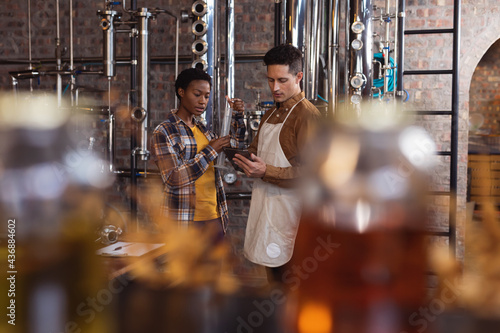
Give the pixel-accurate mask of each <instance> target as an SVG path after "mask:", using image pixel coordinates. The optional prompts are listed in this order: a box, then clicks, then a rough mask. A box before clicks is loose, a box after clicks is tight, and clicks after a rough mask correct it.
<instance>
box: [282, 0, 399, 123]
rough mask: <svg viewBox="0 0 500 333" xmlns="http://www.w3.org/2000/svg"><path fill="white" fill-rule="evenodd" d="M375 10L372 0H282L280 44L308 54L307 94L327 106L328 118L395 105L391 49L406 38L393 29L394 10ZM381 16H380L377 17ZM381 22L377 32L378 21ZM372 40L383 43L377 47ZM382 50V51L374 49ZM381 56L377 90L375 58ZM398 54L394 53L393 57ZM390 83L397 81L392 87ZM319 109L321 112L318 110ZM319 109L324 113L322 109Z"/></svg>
mask: <svg viewBox="0 0 500 333" xmlns="http://www.w3.org/2000/svg"><path fill="white" fill-rule="evenodd" d="M380 2H381V3H383V5H381V6H379V7H377V6H376V5H375V1H372V0H346V1H341V0H317V1H306V0H282V1H281V3H282V6H281V10H282V14H281V15H280V17H281V22H277V23H276V24H280V27H281V32H282V35H281V38H280V42H281V43H285V44H292V45H294V46H296V47H297V48H299V49H300V50H301V51H302V52H303V54H304V80H303V90H304V93H305V95H306V98H307V99H309V100H310V101H312V102H313V103H314V104H316V105H317V106H318V105H320V104H321V102H326V103H328V106H327V113H328V114H334V113H335V112H337V111H339V110H343V109H345V110H347V111H348V110H352V109H356V108H357V106H358V105H359V104H360V103H361V102H362V101H372V100H374V99H375V98H374V97H379V98H378V99H382V98H381V97H382V96H383V99H384V100H386V101H387V100H394V92H393V91H395V90H396V85H397V82H396V80H395V71H396V68H395V66H394V65H393V63H397V62H396V60H394V61H392V59H391V57H392V58H394V59H396V52H393V51H395V50H394V49H393V48H392V45H394V47H395V46H396V45H398V43H399V42H400V41H398V39H402V38H401V35H398V34H397V29H396V28H394V27H392V24H393V20H392V19H394V18H398V19H399V17H401V16H404V15H401V14H399V15H396V14H395V13H394V11H396V9H397V8H398V4H399V0H396V1H395V3H396V5H395V8H393V7H392V6H391V1H390V0H385V1H384V2H382V1H380ZM376 11H380V14H376V13H375V12H376ZM377 21H378V22H380V25H378V27H377V31H374V22H377ZM374 38H380V41H379V42H378V43H375V42H374ZM378 45H380V50H377V49H376V46H378ZM377 52H380V53H381V54H382V57H383V61H382V62H381V66H379V68H378V71H379V72H378V73H377V74H378V75H377V76H376V77H380V78H382V81H383V84H381V85H379V84H378V82H377V85H376V86H375V85H374V66H373V62H374V54H375V53H377ZM393 53H394V54H393ZM389 79H392V80H393V83H392V84H389ZM318 108H319V107H318ZM320 110H321V109H320Z"/></svg>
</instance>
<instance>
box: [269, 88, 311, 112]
mask: <svg viewBox="0 0 500 333" xmlns="http://www.w3.org/2000/svg"><path fill="white" fill-rule="evenodd" d="M304 97H305V94H304V92H303V91H301V92H300V93H298V94H297V95H295V96H292V97H290V98H289V99H287V100H286V101H284V102H282V103H276V107H277V108H278V109H279V108H280V107H284V108H287V109H290V108H292V107H293V106H294V105H295V104H297V103H298V102H299V101H300V100H301V99H302V98H304Z"/></svg>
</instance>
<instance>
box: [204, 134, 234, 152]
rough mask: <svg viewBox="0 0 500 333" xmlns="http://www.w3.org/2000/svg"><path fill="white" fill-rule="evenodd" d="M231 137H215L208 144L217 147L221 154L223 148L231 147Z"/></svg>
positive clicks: (216, 149)
mask: <svg viewBox="0 0 500 333" xmlns="http://www.w3.org/2000/svg"><path fill="white" fill-rule="evenodd" d="M230 140H231V137H230V136H229V135H226V136H223V137H221V138H218V139H213V140H212V141H210V142H209V143H208V144H209V145H210V146H211V147H212V148H213V149H215V151H216V152H217V154H219V153H220V152H221V151H222V148H224V147H229V146H230V145H231V143H230Z"/></svg>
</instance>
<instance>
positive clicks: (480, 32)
mask: <svg viewBox="0 0 500 333" xmlns="http://www.w3.org/2000/svg"><path fill="white" fill-rule="evenodd" d="M143 2H144V4H143ZM143 2H141V1H138V3H139V6H147V7H149V8H155V7H159V8H166V9H168V10H169V11H171V12H173V13H179V12H180V10H181V9H189V8H190V5H191V1H186V2H183V3H181V2H179V1H174V0H169V1H165V0H164V1H159V0H157V1H155V0H151V1H147V2H146V1H143ZM452 5H453V0H418V1H417V0H408V1H407V29H419V28H447V27H451V24H452V21H451V20H452ZM98 9H103V1H102V0H87V1H81V0H75V1H74V9H73V13H74V42H75V43H74V55H75V65H76V66H77V67H79V68H84V69H86V70H97V69H99V68H100V67H99V65H98V64H96V62H99V60H100V55H101V52H102V51H101V41H102V35H101V31H100V28H99V20H100V18H99V17H98V16H97V15H96V12H97V10H98ZM461 13H462V20H461V22H462V33H461V52H460V53H461V58H460V122H459V127H460V131H459V165H458V168H459V187H458V198H459V200H458V208H459V215H458V220H457V224H458V233H459V234H458V255H459V257H461V255H462V252H463V234H464V232H465V228H464V216H465V214H464V209H465V194H466V167H467V135H468V132H467V119H468V114H469V105H472V104H476V101H475V100H472V99H471V100H470V101H469V87H471V89H476V88H475V83H474V84H473V85H471V80H472V76H473V73H474V70H475V68H476V66H477V64H478V63H479V60H480V59H481V58H482V57H483V55H484V54H485V53H486V51H487V50H488V49H489V48H490V46H491V45H492V44H493V43H494V42H495V41H496V40H498V39H499V38H500V23H498V21H499V20H498V19H497V18H498V15H499V4H498V1H497V0H485V1H481V2H478V1H475V0H463V1H462V10H461ZM273 17H274V2H273V1H267V0H251V1H250V0H247V1H238V2H236V22H237V25H236V41H235V49H236V53H237V54H239V55H243V54H245V55H256V54H263V53H264V52H265V51H267V49H269V48H270V47H271V46H272V45H273V43H274V36H273V34H274V31H273V29H274V27H273ZM55 18H56V9H55V1H49V0H40V1H31V20H32V26H31V35H32V56H33V59H36V60H38V61H39V62H38V63H36V64H35V66H37V67H38V66H41V68H53V67H54V63H53V62H50V61H47V60H46V59H53V58H54V48H55V41H54V38H55V34H56V19H55ZM27 22H28V15H27V2H26V1H17V0H4V2H3V7H2V9H1V10H0V60H2V62H1V63H0V64H1V65H0V90H2V91H9V90H10V89H11V87H10V78H9V75H8V72H9V71H19V70H24V69H27V66H28V65H27V59H28V24H27ZM60 25H61V45H62V46H64V47H67V48H69V28H68V27H69V8H68V2H66V1H62V2H61V20H60ZM151 29H152V34H151V40H150V42H151V46H152V51H151V56H152V57H160V56H172V55H173V53H174V22H173V20H172V18H170V17H169V16H167V15H160V16H158V18H157V20H156V21H154V22H152V23H151ZM191 42H192V37H191V33H190V23H183V24H181V46H180V54H181V55H182V56H188V55H190V45H191ZM117 45H118V48H117V53H118V55H119V56H123V57H127V56H128V54H129V44H128V36H127V35H126V34H122V35H120V37H119V38H118V43H117ZM450 45H451V37H450V36H441V35H436V36H433V35H431V36H422V35H415V36H408V37H407V39H406V42H405V47H406V52H405V69H449V68H451V59H452V57H451V54H452V53H451V48H450ZM63 57H64V58H65V59H66V61H67V59H68V57H69V49H67V50H65V53H64V55H63ZM188 66H189V64H188V63H182V64H181V69H183V68H186V67H188ZM497 68H498V67H497ZM117 72H118V73H117V75H116V77H114V78H112V80H111V87H112V92H113V94H112V107H113V108H114V109H115V110H116V113H117V119H118V120H117V126H118V129H117V136H118V140H117V153H118V157H117V161H116V162H117V166H118V167H123V168H128V167H129V154H130V150H129V149H130V143H129V138H130V122H129V120H128V119H129V114H128V111H127V109H126V101H127V99H128V98H127V93H128V89H129V87H128V85H129V72H128V68H127V66H125V65H121V66H118V69H117ZM264 75H265V68H264V67H263V66H262V64H261V63H260V62H255V61H246V62H239V63H238V64H237V65H236V78H237V82H236V89H235V91H236V95H237V96H238V97H241V98H243V99H244V100H245V101H246V102H247V109H252V108H253V107H254V105H253V103H254V100H255V98H256V91H257V90H260V91H261V93H262V99H263V100H270V99H271V96H270V94H269V93H268V89H267V86H266V84H265V80H264V79H263V76H264ZM490 77H491V76H490ZM150 79H151V104H152V105H151V111H150V112H151V113H150V119H151V127H154V126H155V125H156V124H157V123H159V122H160V121H161V120H162V119H163V118H164V117H165V114H166V112H168V111H169V110H170V109H171V108H173V105H174V94H173V82H174V67H173V64H172V63H171V62H153V63H152V64H151V74H150ZM450 82H451V79H450V77H449V76H445V75H443V76H439V77H436V78H432V79H431V78H426V77H411V78H405V89H406V90H408V93H409V96H410V101H409V104H408V105H409V108H410V107H411V108H412V109H422V110H440V109H444V110H446V109H449V108H450V105H449V104H450V102H449V101H450V100H451V90H450ZM66 83H67V81H65V82H64V83H63V86H65V85H66ZM77 84H78V85H79V86H80V87H82V91H83V89H84V88H85V89H87V90H89V91H92V92H91V93H89V94H90V95H93V96H98V97H99V99H97V100H93V101H92V103H96V104H106V99H107V93H106V91H107V87H108V82H107V80H106V79H105V78H103V77H100V76H96V75H85V76H84V75H81V76H78V78H77ZM54 85H55V80H54V78H53V77H42V78H41V79H40V80H33V87H34V88H35V89H37V90H42V91H50V92H53V91H54ZM20 86H21V87H22V88H23V89H27V88H28V87H29V82H28V81H25V82H20ZM96 90H99V91H101V93H96V92H95V91H96ZM65 98H66V96H65ZM496 99H498V97H496ZM471 101H472V102H473V103H470V102H471ZM471 110H472V109H471ZM492 113H493V112H492ZM101 120H102V119H99V117H96V119H95V120H93V125H92V126H93V127H94V128H95V130H96V131H98V132H104V131H105V130H106V129H105V126H104V127H103V122H102V121H101ZM419 122H421V123H422V124H423V126H425V127H426V128H428V129H429V131H430V132H431V134H432V136H433V137H434V138H435V140H436V142H437V143H438V146H439V148H440V149H443V150H446V149H448V148H449V139H450V138H449V133H450V124H449V119H448V118H447V117H444V116H443V117H438V118H437V119H436V118H429V117H423V118H422V119H419ZM102 142H103V143H104V141H102ZM448 165H449V161H448V160H447V158H446V157H443V158H442V160H441V161H440V163H439V166H438V168H437V171H436V174H435V176H434V179H435V186H436V187H437V189H446V188H447V187H448V186H449V185H448V184H449V179H448V175H449V166H448ZM146 166H147V168H148V169H149V170H154V166H153V165H152V163H151V162H148V163H147V165H146ZM140 167H144V166H143V165H140ZM240 181H241V184H242V185H241V186H243V188H244V189H245V190H246V189H248V188H249V186H250V183H249V182H248V181H247V180H246V179H244V178H242V179H240ZM117 184H118V185H117V188H118V189H119V191H116V192H115V193H113V197H114V198H115V200H122V202H121V203H122V204H123V209H125V210H126V209H127V207H128V204H127V200H126V197H125V196H123V195H122V194H125V193H126V192H127V189H128V180H127V179H120V180H119V181H118V182H117ZM241 186H239V185H231V186H228V187H227V190H228V191H239V190H241V189H242V187H241ZM230 205H231V211H232V215H233V217H234V218H233V220H234V221H236V222H235V223H234V224H233V226H234V229H231V230H230V234H232V235H234V238H233V239H234V244H235V245H234V246H235V251H236V252H237V251H239V250H240V248H241V242H242V231H243V230H244V225H245V214H246V210H247V209H248V202H243V201H239V202H237V201H234V202H231V203H230ZM448 205H449V202H448V201H447V200H444V199H442V198H438V199H436V201H435V207H434V208H433V214H434V215H433V217H434V220H433V222H434V225H435V227H436V228H437V229H443V228H446V227H447V217H446V214H447V213H446V208H447V206H448Z"/></svg>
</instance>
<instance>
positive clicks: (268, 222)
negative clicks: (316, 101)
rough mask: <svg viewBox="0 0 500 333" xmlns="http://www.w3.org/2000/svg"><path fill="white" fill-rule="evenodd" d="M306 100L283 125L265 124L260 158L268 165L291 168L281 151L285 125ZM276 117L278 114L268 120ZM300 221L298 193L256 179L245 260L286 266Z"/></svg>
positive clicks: (260, 146)
mask: <svg viewBox="0 0 500 333" xmlns="http://www.w3.org/2000/svg"><path fill="white" fill-rule="evenodd" d="M302 99H304V98H302ZM302 99H301V100H300V101H298V102H297V103H296V104H295V105H294V106H293V107H292V108H291V109H290V111H289V112H288V114H287V115H286V118H285V120H284V121H283V122H282V123H280V124H268V123H267V121H266V122H265V123H264V124H262V127H261V129H260V134H259V144H258V147H257V155H258V156H259V157H260V158H262V159H263V160H264V162H266V164H270V165H274V166H276V167H282V168H286V167H290V166H291V164H290V162H288V159H287V158H286V156H285V154H284V153H283V149H281V145H280V140H279V136H280V132H281V128H282V127H283V124H284V123H285V122H286V120H287V119H288V116H289V115H290V114H291V113H292V111H293V109H294V108H295V106H297V104H299V103H300V102H301V101H302ZM275 111H276V110H275ZM273 114H274V111H273V113H272V114H271V116H270V117H269V118H268V119H270V118H271V117H272V116H273ZM299 219H300V200H299V196H298V191H297V190H296V189H287V188H281V187H278V186H277V185H274V184H270V183H266V182H264V181H262V180H261V179H256V180H255V182H254V183H253V190H252V201H251V203H250V211H249V213H248V222H247V228H246V233H245V245H244V254H245V257H246V258H247V259H248V260H250V261H251V262H253V263H256V264H260V265H264V266H267V267H277V266H281V265H284V264H286V263H287V262H288V261H289V260H290V258H291V257H292V253H293V246H294V243H295V236H296V235H297V228H298V226H299Z"/></svg>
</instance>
